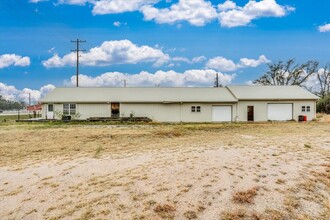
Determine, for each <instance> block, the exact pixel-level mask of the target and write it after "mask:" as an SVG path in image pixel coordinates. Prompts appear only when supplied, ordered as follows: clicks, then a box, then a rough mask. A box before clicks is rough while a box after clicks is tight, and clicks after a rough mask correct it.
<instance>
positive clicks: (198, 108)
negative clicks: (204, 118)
mask: <svg viewBox="0 0 330 220" xmlns="http://www.w3.org/2000/svg"><path fill="white" fill-rule="evenodd" d="M191 112H201V107H200V106H191Z"/></svg>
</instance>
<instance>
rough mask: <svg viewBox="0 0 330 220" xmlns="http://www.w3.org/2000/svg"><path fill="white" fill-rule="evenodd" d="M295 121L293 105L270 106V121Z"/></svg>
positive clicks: (276, 104) (278, 104) (272, 104)
mask: <svg viewBox="0 0 330 220" xmlns="http://www.w3.org/2000/svg"><path fill="white" fill-rule="evenodd" d="M292 119H293V104H292V103H271V104H268V120H271V121H288V120H292Z"/></svg>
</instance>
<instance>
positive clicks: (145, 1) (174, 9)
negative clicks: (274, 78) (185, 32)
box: [30, 0, 295, 28]
mask: <svg viewBox="0 0 330 220" xmlns="http://www.w3.org/2000/svg"><path fill="white" fill-rule="evenodd" d="M39 1H42V0H30V2H33V3H36V2H39ZM46 1H47V0H46ZM160 1H161V0H129V1H125V0H58V2H57V4H70V5H80V6H84V5H88V6H91V8H92V13H93V14H94V15H104V14H118V13H124V12H132V11H140V12H141V13H143V15H144V19H145V20H148V21H149V20H153V21H155V22H157V23H160V24H163V23H167V24H174V23H178V22H182V21H186V22H188V23H190V24H191V25H194V26H204V25H205V24H207V23H209V22H211V21H214V20H216V19H218V20H219V23H220V24H221V26H223V27H237V26H246V25H248V24H250V23H251V21H252V20H254V19H258V18H261V17H283V16H285V15H287V14H289V13H290V12H291V11H294V10H295V8H293V7H291V6H286V5H280V4H277V2H276V0H260V1H256V0H249V2H248V3H247V4H246V5H245V6H237V5H236V3H235V2H234V1H232V0H226V1H225V2H223V3H222V4H218V5H213V4H212V3H211V1H209V0H178V2H175V3H171V2H172V1H171V0H166V3H171V4H170V6H169V7H166V8H158V7H157V5H156V4H157V3H158V2H160ZM177 27H178V28H181V24H177Z"/></svg>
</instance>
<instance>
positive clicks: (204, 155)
mask: <svg viewBox="0 0 330 220" xmlns="http://www.w3.org/2000/svg"><path fill="white" fill-rule="evenodd" d="M329 135H330V126H329V124H326V123H320V122H312V123H285V124H284V123H261V124H256V123H255V124H235V123H234V124H180V125H157V124H151V125H55V126H49V125H47V124H45V125H40V124H30V125H25V124H18V125H17V124H16V125H6V126H1V125H0V140H1V142H0V176H1V178H0V198H3V199H2V200H0V209H1V212H0V219H17V218H20V217H22V218H28V219H162V218H163V219H219V218H221V219H265V220H266V219H267V220H268V219H274V220H276V219H302V220H303V219H321V220H323V219H324V220H325V219H330V216H329V215H330V214H329V213H330V203H329V196H330V195H329V192H330V158H329V155H330V141H329ZM305 144H308V145H309V146H310V147H306V146H305ZM256 184H257V186H258V187H254V186H256ZM242 189H247V190H242ZM45 195H49V196H45ZM36 207H38V208H36Z"/></svg>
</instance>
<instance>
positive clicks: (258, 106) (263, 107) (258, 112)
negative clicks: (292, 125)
mask: <svg viewBox="0 0 330 220" xmlns="http://www.w3.org/2000/svg"><path fill="white" fill-rule="evenodd" d="M269 103H293V119H294V120H296V121H298V116H299V115H306V116H307V120H308V121H310V120H313V119H314V118H315V117H316V113H315V112H316V109H315V101H239V102H238V109H237V116H238V121H247V106H254V121H257V122H258V121H267V120H268V116H267V111H268V110H267V106H268V104H269ZM302 106H310V112H302V111H301V107H302Z"/></svg>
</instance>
